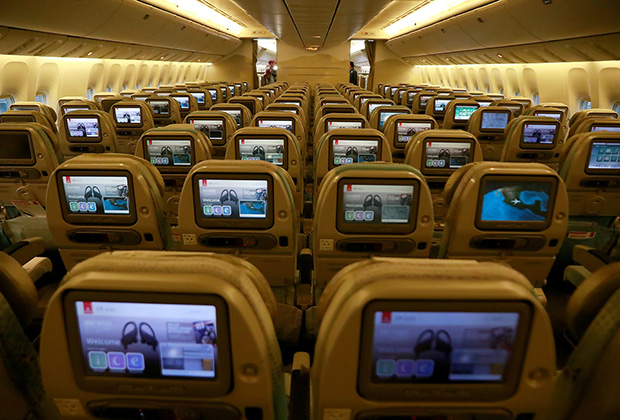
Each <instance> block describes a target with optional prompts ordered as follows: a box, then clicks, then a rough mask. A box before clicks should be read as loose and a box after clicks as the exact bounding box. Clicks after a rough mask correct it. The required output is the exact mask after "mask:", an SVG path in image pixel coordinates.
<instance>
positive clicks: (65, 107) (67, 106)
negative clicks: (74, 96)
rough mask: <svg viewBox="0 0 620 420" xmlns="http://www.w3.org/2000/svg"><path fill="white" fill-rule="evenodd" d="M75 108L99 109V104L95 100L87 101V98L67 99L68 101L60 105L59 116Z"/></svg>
mask: <svg viewBox="0 0 620 420" xmlns="http://www.w3.org/2000/svg"><path fill="white" fill-rule="evenodd" d="M75 110H93V111H97V110H101V107H100V106H99V104H98V103H97V102H94V101H88V100H86V101H69V102H65V103H64V104H62V105H61V106H60V112H59V117H60V118H62V116H63V115H65V114H66V113H67V112H69V111H75Z"/></svg>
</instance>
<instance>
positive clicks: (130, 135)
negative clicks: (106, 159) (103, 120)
mask: <svg viewBox="0 0 620 420" xmlns="http://www.w3.org/2000/svg"><path fill="white" fill-rule="evenodd" d="M104 100H106V99H104ZM122 108H140V115H141V124H135V125H134V124H125V123H119V122H118V120H117V119H116V115H117V114H118V115H119V116H122V115H123V110H122ZM110 115H111V116H112V120H113V121H114V125H115V126H116V141H117V142H118V152H119V153H127V154H133V153H134V151H135V150H136V143H137V142H138V139H139V138H140V136H141V135H142V133H144V132H145V131H146V130H150V129H151V128H153V127H155V118H154V116H153V109H152V108H151V107H150V106H149V105H147V104H146V103H144V102H142V101H132V100H124V101H119V102H116V103H115V104H113V105H112V106H111V107H110Z"/></svg>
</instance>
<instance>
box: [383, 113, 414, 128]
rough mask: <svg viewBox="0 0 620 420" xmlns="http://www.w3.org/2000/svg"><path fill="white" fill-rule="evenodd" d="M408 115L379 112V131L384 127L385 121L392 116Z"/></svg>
mask: <svg viewBox="0 0 620 420" xmlns="http://www.w3.org/2000/svg"><path fill="white" fill-rule="evenodd" d="M400 114H408V112H407V111H379V130H381V129H382V128H383V126H384V125H385V121H386V120H387V119H388V117H391V116H392V115H400Z"/></svg>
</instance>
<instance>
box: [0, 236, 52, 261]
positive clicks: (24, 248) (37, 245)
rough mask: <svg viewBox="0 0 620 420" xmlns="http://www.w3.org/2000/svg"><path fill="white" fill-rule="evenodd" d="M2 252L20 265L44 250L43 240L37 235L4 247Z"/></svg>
mask: <svg viewBox="0 0 620 420" xmlns="http://www.w3.org/2000/svg"><path fill="white" fill-rule="evenodd" d="M4 252H5V253H7V254H8V255H10V256H11V258H13V259H14V260H15V261H17V262H18V263H20V264H21V265H24V264H26V263H27V262H28V261H30V260H31V259H33V258H34V257H38V256H39V255H41V254H43V252H45V241H44V240H43V238H39V237H35V238H29V239H25V240H23V241H19V242H17V243H15V244H13V245H11V246H10V247H8V248H6V249H5V250H4Z"/></svg>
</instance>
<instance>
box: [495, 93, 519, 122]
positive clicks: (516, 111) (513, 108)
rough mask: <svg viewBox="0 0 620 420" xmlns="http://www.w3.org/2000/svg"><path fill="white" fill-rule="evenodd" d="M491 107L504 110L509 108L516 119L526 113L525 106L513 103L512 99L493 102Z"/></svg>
mask: <svg viewBox="0 0 620 420" xmlns="http://www.w3.org/2000/svg"><path fill="white" fill-rule="evenodd" d="M489 96H490V95H489ZM489 106H501V107H504V108H509V109H510V110H511V111H512V113H513V115H514V117H515V118H517V117H520V116H521V115H523V113H524V112H525V106H524V105H523V104H522V103H521V102H517V101H511V100H510V99H500V100H496V101H493V102H492V103H491V105H489Z"/></svg>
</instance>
